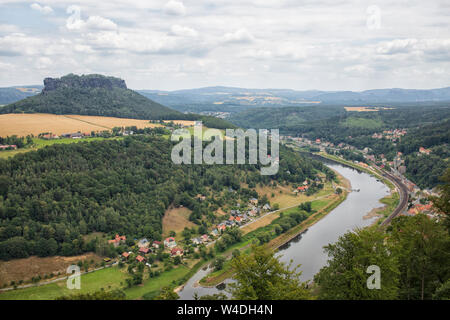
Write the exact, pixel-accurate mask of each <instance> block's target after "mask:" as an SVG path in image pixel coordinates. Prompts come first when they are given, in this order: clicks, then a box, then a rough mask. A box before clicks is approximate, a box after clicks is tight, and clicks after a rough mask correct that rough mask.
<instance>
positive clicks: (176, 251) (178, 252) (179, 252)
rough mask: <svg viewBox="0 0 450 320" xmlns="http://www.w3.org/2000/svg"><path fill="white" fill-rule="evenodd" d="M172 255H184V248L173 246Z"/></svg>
mask: <svg viewBox="0 0 450 320" xmlns="http://www.w3.org/2000/svg"><path fill="white" fill-rule="evenodd" d="M170 255H171V256H172V257H175V256H182V255H183V249H180V248H173V249H172V250H171V251H170Z"/></svg>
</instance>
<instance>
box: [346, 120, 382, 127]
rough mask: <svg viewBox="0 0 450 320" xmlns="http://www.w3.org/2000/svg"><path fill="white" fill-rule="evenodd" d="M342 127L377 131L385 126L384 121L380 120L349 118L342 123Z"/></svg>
mask: <svg viewBox="0 0 450 320" xmlns="http://www.w3.org/2000/svg"><path fill="white" fill-rule="evenodd" d="M342 125H343V126H345V127H349V128H365V129H377V128H381V127H382V126H383V121H381V120H380V119H367V118H357V117H349V118H347V119H345V121H344V122H342Z"/></svg>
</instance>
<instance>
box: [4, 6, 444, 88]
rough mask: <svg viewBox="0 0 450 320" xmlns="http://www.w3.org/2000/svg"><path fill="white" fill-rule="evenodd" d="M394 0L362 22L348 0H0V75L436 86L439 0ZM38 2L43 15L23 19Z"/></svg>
mask: <svg viewBox="0 0 450 320" xmlns="http://www.w3.org/2000/svg"><path fill="white" fill-rule="evenodd" d="M405 1H406V0H404V1H401V3H393V2H391V1H388V0H378V1H377V3H376V5H377V6H378V7H379V8H380V12H381V22H382V23H381V26H380V29H377V30H370V29H368V28H367V23H366V22H367V18H368V14H367V7H368V4H365V3H364V2H361V1H359V0H346V1H343V0H338V1H336V0H314V1H313V0H305V1H298V0H267V1H257V0H202V1H194V0H189V1H188V0H154V1H145V0H128V1H125V0H112V1H102V2H96V3H95V2H93V1H92V0H78V1H73V0H33V1H29V2H25V1H23V0H0V3H1V5H0V7H1V9H0V10H2V11H1V12H2V13H3V12H5V13H6V14H7V12H8V10H9V9H10V8H11V9H12V8H13V6H14V10H16V11H17V14H18V16H19V15H20V19H13V20H11V19H9V18H8V17H7V16H5V17H4V18H5V19H3V20H2V22H1V23H2V24H1V25H0V60H1V62H2V63H4V64H7V65H8V66H9V65H12V66H13V68H12V69H13V70H15V71H14V72H0V85H4V84H8V83H9V84H20V83H40V82H41V79H42V78H44V77H45V76H49V75H50V76H60V75H61V74H64V73H68V72H101V73H104V74H108V73H109V74H117V75H120V76H121V77H123V78H124V79H126V80H127V82H128V83H129V85H130V87H140V88H160V89H176V88H183V87H198V86H203V85H216V84H218V85H235V86H243V87H244V86H248V87H258V86H259V87H261V86H263V87H266V86H272V87H293V88H295V89H325V90H326V89H330V90H334V89H336V90H337V89H344V90H358V89H366V88H376V87H389V86H396V87H423V88H426V87H432V86H434V87H439V86H448V85H449V84H450V29H449V28H448V16H449V14H450V11H449V8H450V7H449V5H448V3H447V2H448V0H436V1H435V2H430V1H428V2H426V1H420V0H410V1H408V6H407V7H405V6H404V3H403V2H405ZM34 3H35V4H36V5H38V6H39V7H38V6H33V5H31V4H34ZM74 4H76V5H74ZM30 5H31V6H32V8H33V7H35V8H36V9H34V8H33V9H30ZM46 6H48V7H49V8H51V9H52V10H53V12H52V13H51V19H44V20H42V21H40V23H39V24H37V23H34V20H33V19H36V17H35V16H33V14H34V15H35V14H36V13H37V12H41V11H42V10H43V11H45V10H47V11H49V10H48V9H45V7H46ZM39 8H40V9H41V10H39ZM66 9H67V11H66ZM35 10H38V11H35ZM43 13H44V12H43ZM43 13H42V14H43ZM12 21H14V22H12ZM69 31H70V32H69ZM149 55H151V58H149ZM40 57H46V58H48V59H50V60H51V64H50V65H49V66H48V67H45V62H47V63H48V62H49V61H38V58H40ZM118 61H122V62H123V63H118ZM206 61H208V63H206ZM219 61H220V63H216V62H219ZM111 66H114V68H111ZM38 67H40V68H42V69H38ZM44 67H45V68H44ZM165 70H166V71H165ZM430 70H438V71H440V72H433V73H430ZM155 73H156V74H157V76H155ZM411 74H412V75H414V77H411ZM33 79H35V80H33ZM32 80H33V81H32Z"/></svg>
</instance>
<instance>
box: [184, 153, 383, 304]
mask: <svg viewBox="0 0 450 320" xmlns="http://www.w3.org/2000/svg"><path fill="white" fill-rule="evenodd" d="M322 161H323V162H324V163H325V164H326V165H327V166H329V167H330V168H331V169H333V170H335V171H337V172H339V173H340V174H341V175H342V176H344V177H345V178H346V179H347V180H348V181H350V183H351V188H352V189H353V190H359V191H353V192H350V193H349V194H348V196H347V198H346V199H345V200H344V201H343V202H342V203H341V204H340V205H339V206H338V207H336V208H335V209H333V210H332V211H331V212H330V213H329V214H327V215H326V216H325V217H323V218H322V219H321V220H319V221H318V222H317V223H315V224H314V225H312V226H311V227H310V228H308V229H307V230H306V231H305V232H303V233H302V234H300V235H298V236H297V237H295V238H294V239H292V240H291V241H289V242H288V243H286V244H284V245H283V246H281V247H280V248H279V250H278V251H277V255H278V256H280V260H281V261H284V262H289V261H290V260H291V259H292V260H293V264H292V265H293V266H296V265H298V264H300V265H301V266H300V269H299V270H301V271H302V276H301V280H302V281H308V280H312V279H313V277H314V275H315V274H316V273H317V272H318V271H319V270H320V268H322V267H323V266H324V265H325V264H326V262H327V258H328V256H327V255H326V254H325V252H324V251H323V247H324V246H326V245H327V244H329V243H333V242H336V241H337V240H338V238H339V236H341V235H343V234H345V233H346V232H348V231H350V230H353V229H355V228H357V227H365V226H368V225H370V224H371V223H372V222H373V221H374V219H375V218H371V219H365V218H364V216H365V215H367V214H368V213H369V212H370V211H371V210H372V209H374V208H378V207H380V206H382V204H381V203H380V202H379V200H380V199H381V198H383V197H385V196H387V195H389V193H390V190H389V188H388V187H387V186H385V185H384V184H383V183H381V182H380V181H378V180H377V179H376V178H374V177H372V176H370V175H369V174H367V173H365V172H360V171H358V170H356V169H353V168H350V167H347V166H344V165H342V164H339V163H336V162H331V161H327V160H322ZM208 272H209V271H208V270H199V271H198V272H197V273H196V274H195V275H194V276H193V277H192V278H191V279H189V281H188V282H187V283H186V285H185V286H184V288H183V289H182V290H181V291H179V292H178V294H179V295H180V299H184V300H189V299H193V296H194V293H197V294H198V295H199V296H201V295H205V294H214V293H219V292H223V293H225V292H224V291H223V287H224V286H223V285H222V286H221V288H220V289H222V290H219V289H218V288H204V287H201V286H198V285H196V284H197V283H198V281H199V280H200V279H202V278H203V277H204V276H205V275H206V274H207V273H208ZM230 281H231V280H227V281H225V283H229V282H230Z"/></svg>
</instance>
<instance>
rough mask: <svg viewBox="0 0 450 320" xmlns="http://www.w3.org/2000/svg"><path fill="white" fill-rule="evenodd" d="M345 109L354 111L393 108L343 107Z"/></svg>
mask: <svg viewBox="0 0 450 320" xmlns="http://www.w3.org/2000/svg"><path fill="white" fill-rule="evenodd" d="M344 109H345V110H346V111H356V112H374V111H379V110H390V109H394V108H386V107H344Z"/></svg>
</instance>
